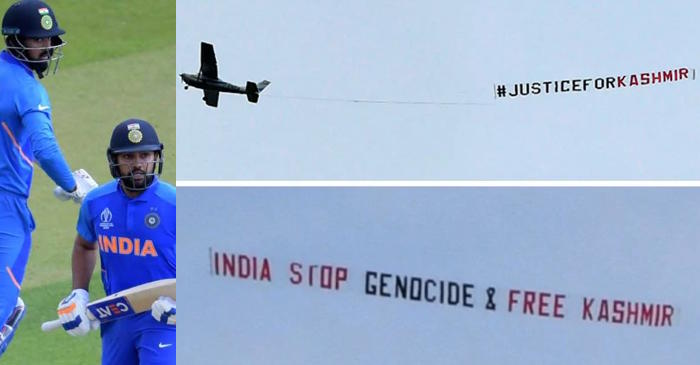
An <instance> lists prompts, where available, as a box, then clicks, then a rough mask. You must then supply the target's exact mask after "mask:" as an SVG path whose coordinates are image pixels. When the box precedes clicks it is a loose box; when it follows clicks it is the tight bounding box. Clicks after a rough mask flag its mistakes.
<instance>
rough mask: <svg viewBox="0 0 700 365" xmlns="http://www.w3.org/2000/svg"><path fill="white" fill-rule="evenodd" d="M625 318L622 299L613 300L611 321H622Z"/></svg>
mask: <svg viewBox="0 0 700 365" xmlns="http://www.w3.org/2000/svg"><path fill="white" fill-rule="evenodd" d="M623 318H625V302H624V301H622V300H613V315H612V321H613V323H622V319H623Z"/></svg>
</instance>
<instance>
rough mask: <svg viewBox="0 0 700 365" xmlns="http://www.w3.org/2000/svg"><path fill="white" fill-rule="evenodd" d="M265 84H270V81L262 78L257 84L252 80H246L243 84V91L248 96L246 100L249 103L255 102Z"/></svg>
mask: <svg viewBox="0 0 700 365" xmlns="http://www.w3.org/2000/svg"><path fill="white" fill-rule="evenodd" d="M267 85H270V81H267V80H263V81H260V82H258V83H257V84H256V83H254V82H252V81H248V83H247V84H246V86H245V93H246V96H247V97H248V101H249V102H251V103H257V102H258V99H259V98H260V93H261V92H262V91H263V90H264V89H265V88H266V87H267Z"/></svg>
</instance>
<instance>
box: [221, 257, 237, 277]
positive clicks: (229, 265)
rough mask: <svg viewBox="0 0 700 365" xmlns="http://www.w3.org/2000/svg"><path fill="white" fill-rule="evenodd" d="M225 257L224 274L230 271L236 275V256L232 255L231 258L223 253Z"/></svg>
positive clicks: (232, 274)
mask: <svg viewBox="0 0 700 365" xmlns="http://www.w3.org/2000/svg"><path fill="white" fill-rule="evenodd" d="M221 256H223V258H224V276H226V272H228V273H229V275H231V276H233V277H235V276H236V270H235V269H236V265H235V264H234V262H235V261H236V256H234V255H231V258H230V259H229V257H228V255H226V254H222V255H221Z"/></svg>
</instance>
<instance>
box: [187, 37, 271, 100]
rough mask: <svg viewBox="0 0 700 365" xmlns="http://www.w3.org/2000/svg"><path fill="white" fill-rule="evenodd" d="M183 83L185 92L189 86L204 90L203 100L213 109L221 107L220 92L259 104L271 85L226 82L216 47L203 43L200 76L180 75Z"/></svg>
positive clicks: (266, 83)
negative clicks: (223, 78)
mask: <svg viewBox="0 0 700 365" xmlns="http://www.w3.org/2000/svg"><path fill="white" fill-rule="evenodd" d="M180 77H181V78H182V82H184V83H185V90H187V88H188V87H189V86H193V87H196V88H198V89H202V90H203V91H204V97H203V98H202V100H204V102H205V103H206V104H207V105H209V106H212V107H216V106H218V105H219V92H225V93H236V94H246V96H247V97H248V101H249V102H251V103H257V102H258V98H259V97H260V93H261V92H262V91H263V90H264V89H265V88H266V87H267V85H270V81H267V80H263V81H261V82H258V83H257V84H256V83H254V82H252V81H248V82H247V83H246V86H245V87H242V86H236V85H232V84H229V83H228V82H225V81H223V80H221V79H219V77H218V70H217V67H216V56H215V55H214V46H213V45H212V44H210V43H206V42H202V50H201V65H200V68H199V73H198V74H185V73H183V74H180Z"/></svg>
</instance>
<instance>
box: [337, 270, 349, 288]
mask: <svg viewBox="0 0 700 365" xmlns="http://www.w3.org/2000/svg"><path fill="white" fill-rule="evenodd" d="M347 279H348V269H347V268H345V267H339V268H338V269H337V270H336V273H335V290H338V289H339V288H340V282H341V281H347Z"/></svg>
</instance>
